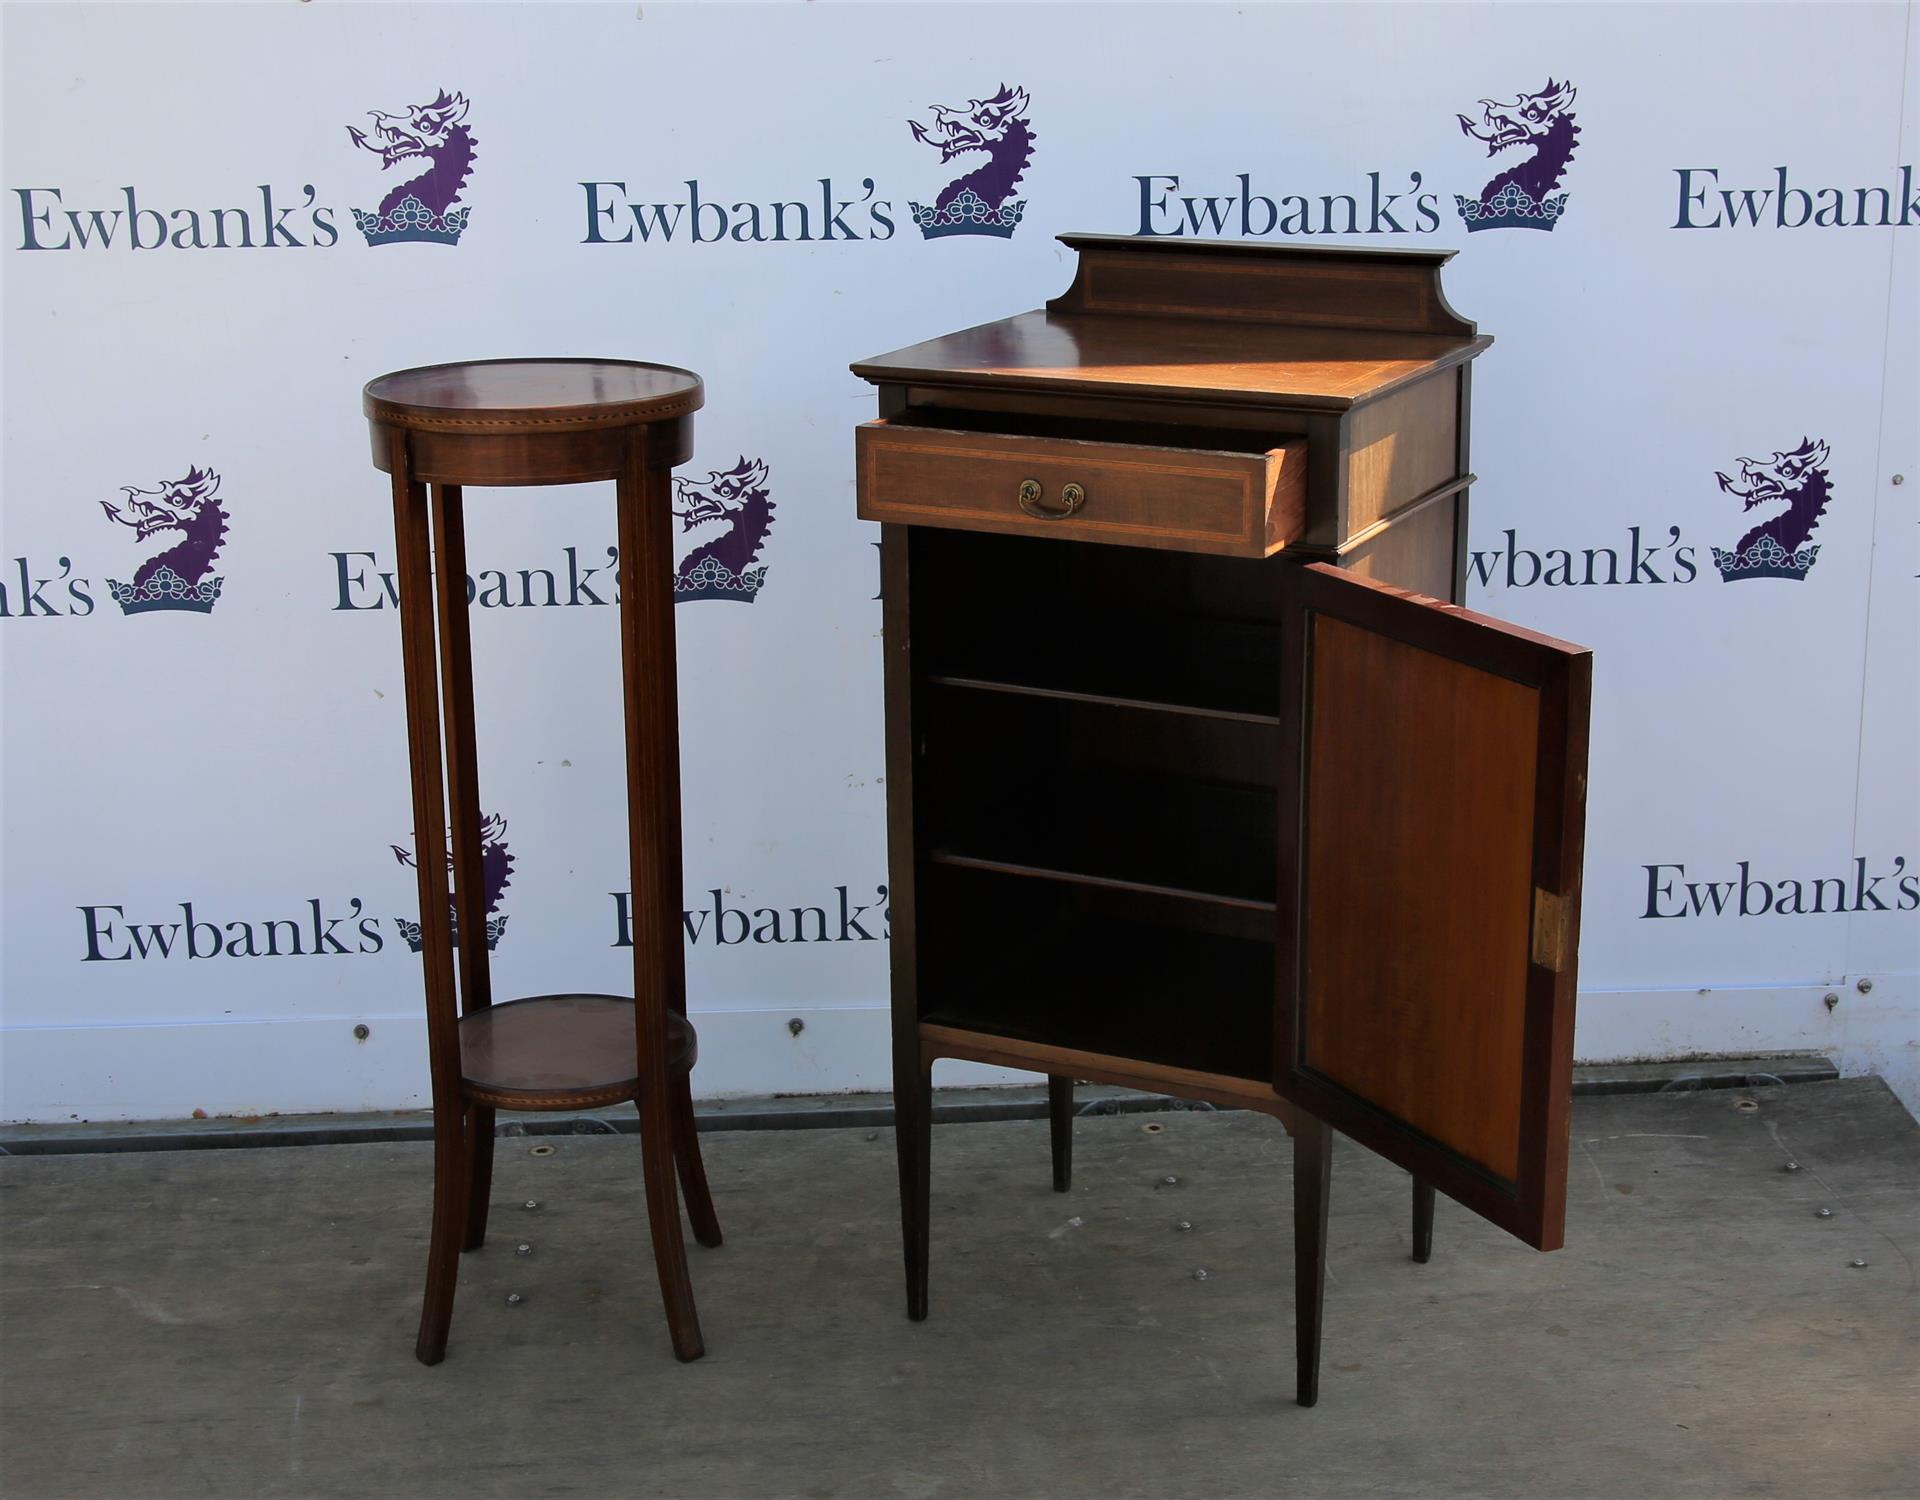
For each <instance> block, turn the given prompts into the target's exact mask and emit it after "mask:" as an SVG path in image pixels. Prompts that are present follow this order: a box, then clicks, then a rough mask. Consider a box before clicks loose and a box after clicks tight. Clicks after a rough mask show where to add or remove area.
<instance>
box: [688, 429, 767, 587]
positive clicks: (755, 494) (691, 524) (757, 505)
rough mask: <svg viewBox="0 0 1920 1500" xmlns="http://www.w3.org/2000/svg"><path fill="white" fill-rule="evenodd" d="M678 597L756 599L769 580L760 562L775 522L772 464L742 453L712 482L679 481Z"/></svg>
mask: <svg viewBox="0 0 1920 1500" xmlns="http://www.w3.org/2000/svg"><path fill="white" fill-rule="evenodd" d="M673 513H674V515H676V516H678V517H679V518H680V530H679V532H678V534H677V535H676V536H675V538H674V546H673V553H674V562H675V568H674V575H673V597H674V602H675V603H676V604H677V603H680V602H682V601H684V600H688V599H732V600H734V601H735V602H736V603H739V604H751V603H753V601H754V598H755V596H757V595H758V594H759V592H760V585H761V584H762V583H764V582H765V581H766V577H767V567H766V564H765V563H762V564H760V566H759V567H755V566H754V559H755V558H757V557H758V556H759V555H760V547H761V545H762V543H764V542H765V541H766V539H767V533H768V531H770V530H771V529H772V527H773V501H772V500H771V499H769V498H768V496H767V466H766V463H765V462H764V461H763V460H761V459H757V458H748V457H747V456H746V455H745V454H742V455H741V457H740V461H739V462H738V463H736V464H735V465H734V466H733V467H732V468H731V469H715V470H712V471H710V472H709V473H708V475H707V478H706V483H704V484H696V483H694V482H693V481H692V480H688V479H682V478H681V477H680V476H679V475H675V476H674V480H673Z"/></svg>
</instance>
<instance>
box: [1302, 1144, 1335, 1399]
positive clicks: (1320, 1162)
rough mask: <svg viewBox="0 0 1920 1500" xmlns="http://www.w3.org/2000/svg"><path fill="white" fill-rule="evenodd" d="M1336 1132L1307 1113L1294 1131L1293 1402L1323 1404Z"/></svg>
mask: <svg viewBox="0 0 1920 1500" xmlns="http://www.w3.org/2000/svg"><path fill="white" fill-rule="evenodd" d="M1332 1185H1333V1131H1332V1130H1331V1129H1330V1128H1329V1127H1328V1126H1327V1124H1326V1122H1325V1121H1324V1120H1319V1119H1316V1118H1315V1117H1314V1116H1312V1115H1310V1114H1307V1113H1306V1112H1305V1111H1304V1110H1303V1111H1302V1112H1301V1113H1300V1116H1299V1118H1298V1120H1297V1121H1296V1122H1295V1125H1294V1132H1293V1318H1294V1357H1295V1362H1296V1365H1297V1368H1298V1378H1297V1382H1296V1393H1295V1398H1294V1399H1295V1400H1297V1401H1298V1402H1299V1403H1300V1404H1301V1405H1302V1406H1312V1405H1313V1404H1314V1403H1315V1402H1316V1401H1318V1400H1319V1399H1320V1316H1321V1312H1322V1309H1323V1308H1324V1307H1325V1305H1326V1291H1327V1198H1328V1195H1329V1190H1330V1189H1331V1187H1332Z"/></svg>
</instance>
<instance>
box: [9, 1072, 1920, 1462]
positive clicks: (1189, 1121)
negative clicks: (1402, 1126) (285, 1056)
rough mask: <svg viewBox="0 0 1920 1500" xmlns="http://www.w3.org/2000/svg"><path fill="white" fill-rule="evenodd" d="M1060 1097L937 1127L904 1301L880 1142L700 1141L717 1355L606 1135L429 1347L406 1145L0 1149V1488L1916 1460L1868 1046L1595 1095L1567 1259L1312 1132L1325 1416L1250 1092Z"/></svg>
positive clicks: (501, 1172)
mask: <svg viewBox="0 0 1920 1500" xmlns="http://www.w3.org/2000/svg"><path fill="white" fill-rule="evenodd" d="M1156 1126H1157V1127H1159V1128H1158V1129H1155V1127H1156ZM1076 1132H1077V1134H1076V1139H1077V1143H1078V1161H1077V1170H1076V1174H1075V1181H1076V1186H1075V1188H1074V1191H1073V1193H1072V1194H1071V1195H1070V1196H1068V1197H1059V1196H1056V1195H1055V1194H1054V1193H1052V1192H1051V1191H1050V1190H1049V1187H1048V1173H1047V1165H1046V1159H1047V1145H1046V1127H1045V1125H1044V1124H1040V1123H1037V1122H1021V1123H1007V1124H973V1125H954V1126H947V1127H943V1128H941V1129H938V1130H936V1132H935V1135H934V1187H935V1219H934V1259H933V1278H934V1279H933V1316H932V1318H931V1320H930V1321H929V1322H927V1323H925V1324H922V1325H913V1324H909V1323H908V1322H907V1321H906V1320H905V1317H904V1316H903V1314H902V1310H901V1309H902V1295H901V1289H900V1271H899V1237H898V1223H897V1218H896V1209H895V1200H894V1186H895V1184H894V1166H893V1140H892V1135H891V1132H890V1131H886V1130H879V1131H874V1130H867V1129H853V1130H817V1131H800V1132H784V1133H783V1132H741V1133H713V1134H709V1135H707V1136H705V1137H703V1141H704V1144H705V1147H706V1151H707V1161H708V1165H709V1170H710V1172H711V1174H712V1177H713V1180H714V1184H715V1195H716V1199H717V1201H718V1205H719V1210H720V1215H721V1219H722V1222H723V1224H724V1225H725V1228H726V1232H727V1235H728V1241H727V1244H726V1246H725V1247H724V1248H723V1249H720V1250H716V1251H702V1250H700V1249H699V1248H698V1247H693V1248H692V1249H691V1252H690V1253H691V1254H692V1256H693V1266H694V1276H695V1284H696V1288H697V1290H698V1294H699V1300H700V1310H701V1315H702V1319H703V1322H704V1324H705V1328H706V1335H707V1344H708V1348H709V1350H710V1353H709V1354H708V1356H707V1358H706V1359H705V1360H703V1361H701V1362H700V1363H698V1364H695V1365H690V1366H679V1365H676V1364H675V1363H674V1361H673V1359H672V1357H671V1355H670V1354H669V1352H668V1348H667V1340H666V1333H665V1327H664V1324H663V1321H662V1319H661V1316H660V1309H659V1300H658V1296H657V1292H656V1289H655V1284H654V1280H653V1275H652V1267H651V1265H650V1264H649V1254H648V1250H647V1237H646V1231H645V1226H644V1223H643V1220H642V1217H641V1200H640V1192H639V1180H638V1174H639V1157H638V1152H637V1148H636V1143H635V1142H634V1141H632V1140H631V1139H622V1138H615V1137H605V1136H581V1137H565V1138H561V1139H559V1140H557V1141H528V1140H524V1139H522V1140H504V1141H502V1142H501V1150H500V1159H499V1164H498V1171H497V1177H496V1184H495V1193H494V1201H495V1210H494V1234H493V1238H492V1240H491V1241H490V1242H489V1244H488V1246H487V1247H486V1248H485V1249H484V1250H482V1251H479V1252H477V1253H476V1254H473V1255H470V1256H468V1257H467V1258H466V1260H465V1262H464V1265H463V1278H462V1284H461V1291H460V1301H459V1304H458V1307H457V1309H456V1312H455V1316H454V1326H453V1342H452V1345H451V1347H450V1352H449V1354H448V1358H447V1361H446V1363H445V1364H443V1365H441V1366H439V1367H438V1368H436V1369H432V1370H427V1369H423V1368H421V1367H420V1366H419V1365H417V1364H415V1363H414V1361H413V1357H412V1344H413V1333H414V1325H415V1319H416V1317H417V1314H418V1303H417V1298H418V1295H419V1291H420V1278H421V1274H422V1268H423V1263H424V1258H425V1229H426V1223H427V1207H428V1191H429V1176H430V1170H431V1165H430V1153H429V1148H428V1147H426V1146H424V1145H421V1144H416V1143H405V1144H391V1145H358V1146H323V1147H311V1148H293V1149H267V1150H250V1151H205V1152H192V1151H176V1152H166V1153H133V1154H123V1155H99V1156H64V1157H16V1158H11V1159H6V1160H0V1190H3V1193H4V1195H3V1196H0V1219H3V1220H4V1226H5V1242H4V1258H3V1259H0V1272H3V1273H4V1280H0V1316H3V1318H4V1321H3V1322H0V1341H3V1343H0V1349H3V1352H4V1366H3V1367H0V1368H3V1370H4V1383H3V1384H0V1492H3V1493H4V1494H5V1495H6V1496H7V1497H9V1500H40V1497H46V1496H87V1497H121V1496H130V1497H168V1500H170V1497H174V1496H215V1497H229V1496H231V1497H245V1500H256V1497H266V1496H321V1495H328V1496H331V1495H354V1496H406V1497H416V1496H417V1497H429V1496H442V1495H445V1496H460V1497H486V1496H507V1495H514V1496H525V1495H576V1494H577V1495H583V1496H585V1495H591V1496H601V1495H608V1494H621V1495H627V1494H634V1495H661V1496H690V1497H692V1496H701V1497H704V1496H715V1497H749V1496H800V1497H828V1496H848V1497H867V1496H876V1497H915V1500H932V1497H949V1496H952V1497H960V1496H967V1497H971V1496H994V1497H1006V1496H1049V1497H1054V1496H1065V1495H1075V1496H1077V1495H1089V1496H1101V1497H1110V1496H1130V1495H1143V1496H1144V1495H1152V1496H1157V1497H1169V1496H1171V1497H1179V1496H1197V1495H1206V1496H1254V1495H1258V1496H1263V1497H1266V1496H1288V1495H1298V1496H1306V1497H1315V1500H1319V1497H1328V1496H1349V1495H1355V1496H1357V1495H1366V1496H1379V1495H1437V1496H1474V1497H1482V1496H1486V1497H1492V1496H1514V1497H1526V1500H1541V1497H1562V1496H1586V1495H1593V1496H1608V1497H1614V1496H1636V1497H1639V1496H1649V1497H1658V1496H1714V1497H1718V1496H1747V1495H1782V1496H1787V1495H1792V1496H1801V1495H1807V1494H1819V1495H1823V1496H1866V1495H1896V1494H1897V1495H1902V1496H1910V1495H1912V1494H1914V1493H1915V1492H1916V1490H1917V1489H1920V1420H1917V1416H1920V1379H1917V1375H1916V1372H1917V1371H1920V1332H1917V1323H1920V1320H1917V1319H1916V1314H1917V1313H1920V1297H1917V1296H1916V1279H1915V1272H1914V1256H1915V1253H1916V1249H1920V1127H1916V1125H1915V1123H1914V1121H1913V1119H1912V1118H1911V1117H1910V1116H1908V1115H1907V1114H1906V1112H1905V1111H1904V1110H1902V1109H1901V1107H1900V1106H1899V1104H1898V1103H1897V1102H1896V1101H1895V1100H1894V1099H1893V1097H1892V1096H1891V1095H1890V1094H1889V1093H1888V1092H1887V1090H1886V1089H1885V1088H1884V1086H1882V1085H1881V1084H1879V1083H1878V1082H1877V1081H1874V1080H1864V1079H1863V1080H1849V1081H1844V1082H1836V1083H1814V1084H1800V1085H1795V1086H1792V1087H1787V1088H1768V1089H1760V1090H1730V1091H1719V1092H1711V1093H1690V1094H1668V1095H1652V1096H1638V1097H1616V1098H1600V1099H1592V1100H1583V1101H1580V1102H1579V1103H1578V1104H1577V1105H1576V1108H1575V1112H1574V1128H1573V1134H1574V1155H1573V1170H1572V1174H1571V1202H1570V1205H1569V1211H1568V1231H1567V1239H1568V1246H1569V1248H1567V1249H1566V1250H1564V1251H1562V1252H1560V1253H1558V1254H1554V1255H1539V1254H1536V1253H1534V1252H1533V1251H1530V1250H1528V1249H1526V1248H1525V1247H1523V1246H1521V1245H1520V1244H1519V1243H1518V1242H1517V1241H1514V1240H1511V1239H1509V1238H1507V1237H1506V1236H1505V1235H1503V1234H1502V1233H1500V1232H1499V1231H1497V1230H1495V1229H1493V1228H1491V1227H1490V1226H1488V1225H1486V1224H1484V1223H1482V1222H1481V1221H1480V1220H1478V1219H1476V1218H1474V1217H1472V1216H1471V1215H1469V1214H1468V1213H1466V1212H1465V1211H1464V1210H1462V1209H1460V1208H1458V1207H1456V1206H1455V1205H1453V1204H1451V1203H1449V1202H1447V1201H1446V1200H1445V1199H1442V1200H1441V1204H1440V1212H1439V1216H1438V1229H1437V1234H1436V1245H1435V1253H1434V1259H1433V1262H1432V1263H1431V1264H1430V1265H1426V1266H1416V1265H1414V1264H1412V1262H1411V1261H1409V1260H1408V1258H1407V1196H1408V1195H1407V1186H1406V1183H1407V1179H1406V1178H1405V1176H1404V1175H1403V1174H1401V1173H1400V1172H1398V1171H1396V1170H1394V1169H1392V1168H1390V1167H1388V1166H1386V1165H1384V1164H1383V1163H1381V1162H1380V1161H1379V1160H1378V1159H1377V1158H1375V1157H1372V1156H1370V1155H1368V1154H1367V1153H1365V1152H1362V1151H1361V1150H1359V1149H1358V1148H1355V1147H1353V1146H1351V1145H1350V1144H1349V1143H1347V1142H1345V1141H1342V1142H1341V1143H1340V1147H1339V1152H1338V1155H1337V1158H1336V1164H1335V1177H1334V1197H1333V1223H1332V1229H1331V1233H1330V1236H1329V1248H1330V1256H1331V1265H1332V1268H1333V1276H1332V1279H1331V1280H1330V1283H1329V1286H1328V1293H1327V1331H1326V1340H1327V1342H1326V1353H1325V1373H1324V1376H1323V1381H1322V1395H1321V1402H1320V1405H1319V1406H1318V1407H1317V1408H1316V1409H1314V1410H1312V1411H1303V1410H1301V1409H1299V1408H1298V1407H1296V1406H1295V1405H1294V1404H1293V1401H1292V1396H1293V1373H1292V1350H1293V1335H1292V1307H1291V1264H1290V1262H1291V1250H1290V1245H1291V1240H1290V1236H1289V1233H1288V1220H1287V1204H1288V1202H1289V1191H1288V1178H1289V1160H1290V1155H1289V1150H1288V1147H1287V1144H1286V1139H1285V1137H1284V1135H1283V1134H1282V1133H1281V1131H1280V1129H1279V1127H1278V1126H1277V1125H1275V1124H1274V1123H1273V1122H1271V1121H1269V1120H1266V1119H1263V1118H1258V1117H1254V1116H1250V1115H1243V1114H1231V1115H1230V1114H1184V1113H1181V1114H1170V1115H1155V1116H1147V1117H1142V1116H1124V1115H1122V1116H1109V1117H1105V1118H1090V1119H1084V1120H1081V1121H1079V1122H1077V1126H1076ZM545 1145H552V1146H553V1147H554V1148H555V1149H554V1151H553V1153H552V1154H551V1155H542V1156H533V1155H531V1154H530V1152H531V1150H532V1149H534V1148H535V1147H538V1146H545ZM1789 1160H1795V1161H1798V1162H1799V1164H1800V1170H1798V1171H1794V1172H1789V1171H1787V1170H1785V1165H1786V1163H1787V1162H1788V1161H1789ZM1168 1175H1172V1176H1175V1177H1177V1178H1178V1179H1179V1181H1178V1183H1177V1184H1175V1185H1173V1186H1166V1185H1164V1184H1162V1182H1161V1179H1162V1178H1163V1177H1166V1176H1168ZM527 1198H535V1199H538V1200H540V1202H541V1207H540V1208H539V1209H538V1210H537V1211H531V1212H529V1211H526V1210H523V1209H521V1208H520V1207H519V1206H518V1205H519V1203H520V1202H521V1201H522V1200H525V1199H527ZM1822 1207H1828V1208H1831V1209H1832V1211H1833V1212H1832V1216H1831V1217H1829V1218H1821V1217H1819V1216H1818V1215H1817V1213H1816V1210H1818V1209H1820V1208H1822ZM1181 1219H1186V1220H1190V1221H1191V1222H1192V1224H1193V1225H1194V1228H1193V1229H1192V1230H1191V1231H1189V1232H1185V1233H1182V1232H1179V1231H1177V1230H1176V1229H1175V1228H1174V1225H1175V1223H1176V1221H1178V1220H1181ZM1076 1221H1077V1222H1076ZM516 1241H526V1242H530V1243H531V1244H532V1245H533V1246H534V1250H533V1253H532V1254H531V1255H529V1256H516V1255H515V1254H514V1244H515V1242H516ZM1855 1259H1861V1260H1864V1261H1866V1262H1867V1263H1868V1264H1867V1265H1866V1266H1865V1267H1862V1268H1854V1267H1852V1266H1850V1265H1849V1262H1850V1261H1853V1260H1855ZM1201 1268H1204V1269H1205V1270H1206V1271H1207V1272H1208V1276H1207V1279H1206V1280H1204V1281H1201V1280H1197V1279H1195V1277H1194V1274H1193V1273H1194V1272H1195V1271H1196V1270H1197V1269H1201ZM512 1291H517V1292H519V1293H521V1294H522V1296H523V1297H524V1299H525V1300H524V1301H523V1302H522V1303H521V1304H520V1305H518V1306H512V1307H510V1306H508V1305H507V1303H506V1300H505V1299H506V1295H507V1293H509V1292H512Z"/></svg>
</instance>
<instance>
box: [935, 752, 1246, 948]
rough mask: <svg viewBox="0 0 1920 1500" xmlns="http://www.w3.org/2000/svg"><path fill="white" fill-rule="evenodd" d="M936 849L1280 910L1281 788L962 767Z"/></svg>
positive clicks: (1042, 872) (1004, 868) (1046, 875)
mask: <svg viewBox="0 0 1920 1500" xmlns="http://www.w3.org/2000/svg"><path fill="white" fill-rule="evenodd" d="M944 782H945V785H944V792H945V795H946V796H947V797H948V798H949V799H950V802H949V804H948V805H949V807H950V809H951V811H950V812H949V813H948V814H947V815H946V816H944V817H942V818H941V819H940V820H939V824H938V826H937V827H930V828H929V829H928V830H927V833H928V839H927V846H926V857H927V859H929V860H930V861H931V862H933V863H936V864H955V865H958V864H966V865H971V866H973V867H974V868H979V869H990V870H997V871H1000V872H1002V873H1004V874H1008V875H1017V876H1022V877H1026V878H1030V879H1044V880H1057V881H1066V882H1079V883H1084V884H1089V885H1108V886H1114V887H1117V888H1120V889H1125V890H1136V891H1142V892H1149V893H1153V894H1159V895H1166V896H1172V897H1177V898H1180V899H1183V900H1190V901H1209V902H1217V903H1219V904H1221V905H1226V906H1236V907H1240V908H1243V909H1247V910H1253V911H1269V912H1270V911H1272V910H1273V907H1274V896H1275V890H1276V879H1277V875H1276V865H1275V853H1274V849H1275V840H1276V839H1277V837H1278V829H1279V814H1278V811H1277V809H1276V805H1275V801H1274V797H1273V794H1272V793H1270V792H1265V791H1260V790H1256V789H1251V788H1243V787H1229V786H1216V785H1210V784H1207V783H1204V782H1182V781H1178V780H1175V779H1172V778H1170V777H1156V776H1151V775H1140V774H1127V773H1121V772H1105V773H1094V772H1088V773H1081V772H1075V771H1064V772H1052V771H1047V772H1040V771H1035V770H1030V769H1028V768H1025V767H1015V768H1013V769H1012V771H1011V773H1009V772H1008V771H1007V768H1006V767H1003V766H992V767H963V768H956V769H954V770H952V771H950V773H949V774H948V775H947V776H946V777H945V778H944Z"/></svg>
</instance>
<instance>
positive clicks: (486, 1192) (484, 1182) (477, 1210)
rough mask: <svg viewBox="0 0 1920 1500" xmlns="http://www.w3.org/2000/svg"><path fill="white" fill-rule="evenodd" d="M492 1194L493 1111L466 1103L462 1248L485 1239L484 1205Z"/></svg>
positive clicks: (485, 1212) (478, 1243) (465, 1248)
mask: <svg viewBox="0 0 1920 1500" xmlns="http://www.w3.org/2000/svg"><path fill="white" fill-rule="evenodd" d="M492 1196H493V1111H492V1110H491V1109H489V1108H488V1107H487V1106H486V1105H484V1104H469V1105H468V1106H467V1237H466V1239H465V1240H463V1241H462V1242H461V1245H460V1248H461V1249H462V1250H478V1249H479V1248H480V1247H481V1246H482V1245H484V1244H485V1243H486V1242H487V1207H488V1204H489V1201H490V1200H491V1198H492Z"/></svg>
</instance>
